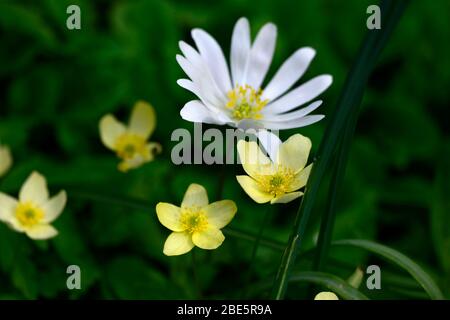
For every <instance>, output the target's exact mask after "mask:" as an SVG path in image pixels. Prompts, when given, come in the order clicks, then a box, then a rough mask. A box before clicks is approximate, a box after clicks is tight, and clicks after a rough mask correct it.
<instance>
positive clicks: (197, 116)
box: [180, 100, 228, 124]
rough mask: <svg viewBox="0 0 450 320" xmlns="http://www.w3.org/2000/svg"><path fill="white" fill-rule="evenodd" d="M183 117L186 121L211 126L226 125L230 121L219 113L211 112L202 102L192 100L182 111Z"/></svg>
mask: <svg viewBox="0 0 450 320" xmlns="http://www.w3.org/2000/svg"><path fill="white" fill-rule="evenodd" d="M180 115H181V117H182V118H183V119H184V120H186V121H191V122H201V123H209V124H225V123H227V122H228V119H227V118H226V117H225V116H224V115H221V114H219V113H215V112H212V111H211V110H209V109H208V108H207V107H206V106H205V105H204V104H203V103H202V102H201V101H199V100H192V101H189V102H188V103H186V104H185V105H184V107H183V109H181V111H180Z"/></svg>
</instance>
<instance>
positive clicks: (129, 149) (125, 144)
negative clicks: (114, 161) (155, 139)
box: [115, 133, 148, 160]
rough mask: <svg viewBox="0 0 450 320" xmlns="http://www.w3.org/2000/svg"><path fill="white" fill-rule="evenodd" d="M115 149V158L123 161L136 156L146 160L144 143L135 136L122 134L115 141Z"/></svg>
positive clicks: (139, 137) (146, 153)
mask: <svg viewBox="0 0 450 320" xmlns="http://www.w3.org/2000/svg"><path fill="white" fill-rule="evenodd" d="M115 147H116V153H117V156H118V157H119V158H121V159H123V160H131V159H134V158H135V157H136V156H141V157H143V158H144V159H146V158H148V151H147V148H146V141H145V139H144V138H143V137H141V136H139V135H137V134H132V133H124V134H123V135H121V136H120V137H119V138H118V139H117V141H116V146H115Z"/></svg>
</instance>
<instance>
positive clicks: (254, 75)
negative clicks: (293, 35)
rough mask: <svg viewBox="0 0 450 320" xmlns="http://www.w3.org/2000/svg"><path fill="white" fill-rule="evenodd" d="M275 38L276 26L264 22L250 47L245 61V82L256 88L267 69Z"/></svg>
mask: <svg viewBox="0 0 450 320" xmlns="http://www.w3.org/2000/svg"><path fill="white" fill-rule="evenodd" d="M276 39H277V27H276V26H275V25H274V24H273V23H267V24H265V25H264V26H263V27H262V28H261V30H260V31H259V32H258V35H257V36H256V39H255V42H254V43H253V46H252V48H251V49H250V55H249V58H248V63H247V73H246V76H245V81H244V82H245V83H246V84H249V85H251V86H252V87H253V88H255V89H258V88H260V87H261V84H262V82H263V80H264V77H265V76H266V73H267V71H268V70H269V67H270V63H271V62H272V58H273V53H274V51H275V42H276Z"/></svg>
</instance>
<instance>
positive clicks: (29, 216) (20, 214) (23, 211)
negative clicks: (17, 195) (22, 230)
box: [16, 202, 44, 227]
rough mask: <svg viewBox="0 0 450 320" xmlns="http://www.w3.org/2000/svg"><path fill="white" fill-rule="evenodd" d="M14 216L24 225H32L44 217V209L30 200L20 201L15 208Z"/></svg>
mask: <svg viewBox="0 0 450 320" xmlns="http://www.w3.org/2000/svg"><path fill="white" fill-rule="evenodd" d="M16 218H17V220H19V222H20V224H21V225H22V226H24V227H32V226H34V225H36V224H39V223H40V222H41V221H42V219H44V211H43V210H42V209H41V208H39V207H37V206H35V205H33V204H32V203H30V202H21V203H19V204H18V205H17V208H16Z"/></svg>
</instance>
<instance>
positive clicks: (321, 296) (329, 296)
mask: <svg viewBox="0 0 450 320" xmlns="http://www.w3.org/2000/svg"><path fill="white" fill-rule="evenodd" d="M314 300H339V298H338V296H337V295H336V294H335V293H333V292H331V291H323V292H319V293H318V294H317V295H316V297H315V298H314Z"/></svg>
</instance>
